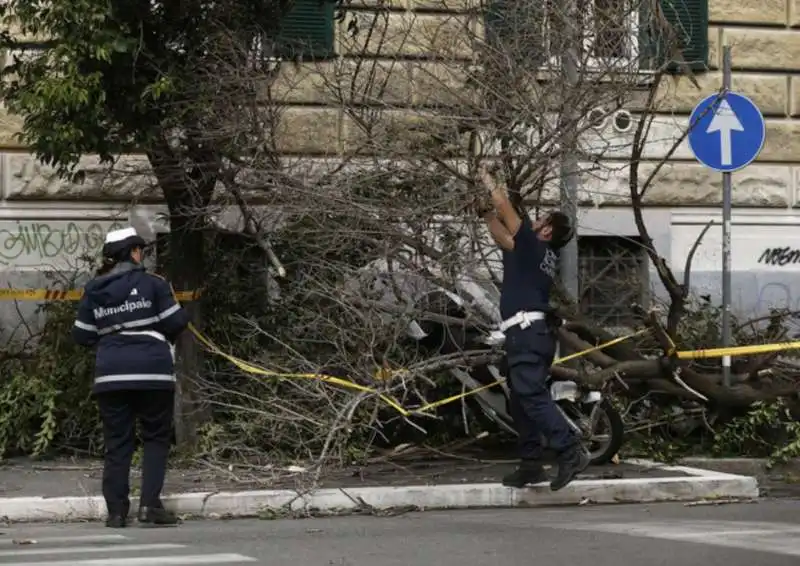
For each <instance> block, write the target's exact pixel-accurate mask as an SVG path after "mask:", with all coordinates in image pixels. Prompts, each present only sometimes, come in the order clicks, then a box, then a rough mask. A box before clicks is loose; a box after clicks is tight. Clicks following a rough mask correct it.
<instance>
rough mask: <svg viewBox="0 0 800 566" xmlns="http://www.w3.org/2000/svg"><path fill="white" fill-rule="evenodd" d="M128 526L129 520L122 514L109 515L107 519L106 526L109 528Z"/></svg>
mask: <svg viewBox="0 0 800 566" xmlns="http://www.w3.org/2000/svg"><path fill="white" fill-rule="evenodd" d="M127 526H128V520H127V518H126V517H125V516H123V515H120V514H116V513H115V514H113V515H109V516H108V518H107V519H106V527H108V528H109V529H124V528H125V527H127Z"/></svg>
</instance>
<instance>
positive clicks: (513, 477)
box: [503, 460, 550, 487]
mask: <svg viewBox="0 0 800 566" xmlns="http://www.w3.org/2000/svg"><path fill="white" fill-rule="evenodd" d="M548 479H550V478H548V477H547V474H546V473H545V471H544V468H543V467H542V465H541V464H540V463H539V462H538V461H537V460H522V461H521V462H520V464H519V467H518V468H517V469H516V470H514V471H513V472H511V473H510V474H508V475H507V476H505V477H504V478H503V485H504V486H506V487H525V486H526V485H529V484H535V483H542V482H546V481H547V480H548Z"/></svg>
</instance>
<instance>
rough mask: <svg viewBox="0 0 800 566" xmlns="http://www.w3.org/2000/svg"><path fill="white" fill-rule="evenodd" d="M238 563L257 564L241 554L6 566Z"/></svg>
mask: <svg viewBox="0 0 800 566" xmlns="http://www.w3.org/2000/svg"><path fill="white" fill-rule="evenodd" d="M238 562H256V559H255V558H250V557H249V556H242V555H241V554H187V555H184V556H147V557H140V558H98V559H97V560H74V559H73V560H49V561H47V562H14V563H12V564H6V565H5V566H191V565H192V564H233V563H238Z"/></svg>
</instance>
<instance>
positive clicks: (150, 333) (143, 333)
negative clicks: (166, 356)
mask: <svg viewBox="0 0 800 566" xmlns="http://www.w3.org/2000/svg"><path fill="white" fill-rule="evenodd" d="M119 334H122V335H124V336H149V337H150V338H155V339H156V340H161V341H162V342H166V343H167V345H168V346H169V353H170V354H172V361H173V363H174V362H175V346H173V345H172V344H170V343H169V340H167V337H166V336H164V335H163V334H161V333H160V332H157V331H155V330H120V331H119Z"/></svg>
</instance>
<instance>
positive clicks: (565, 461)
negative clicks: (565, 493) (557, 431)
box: [550, 444, 590, 491]
mask: <svg viewBox="0 0 800 566" xmlns="http://www.w3.org/2000/svg"><path fill="white" fill-rule="evenodd" d="M556 461H557V463H558V473H557V474H556V477H555V479H554V480H553V481H552V482H550V489H551V490H553V491H558V490H559V489H562V488H563V487H566V486H567V484H569V483H570V482H571V481H572V480H574V479H575V477H576V476H577V475H578V474H579V473H581V472H582V471H583V470H585V469H586V467H587V466H588V465H589V462H590V459H589V454H587V453H586V450H584V448H583V446H581V445H580V444H575V445H573V446H572V447H570V448H568V449H566V450H565V451H564V452H562V453H561V454H559V455H558V458H557V460H556Z"/></svg>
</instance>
